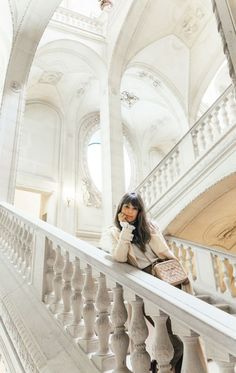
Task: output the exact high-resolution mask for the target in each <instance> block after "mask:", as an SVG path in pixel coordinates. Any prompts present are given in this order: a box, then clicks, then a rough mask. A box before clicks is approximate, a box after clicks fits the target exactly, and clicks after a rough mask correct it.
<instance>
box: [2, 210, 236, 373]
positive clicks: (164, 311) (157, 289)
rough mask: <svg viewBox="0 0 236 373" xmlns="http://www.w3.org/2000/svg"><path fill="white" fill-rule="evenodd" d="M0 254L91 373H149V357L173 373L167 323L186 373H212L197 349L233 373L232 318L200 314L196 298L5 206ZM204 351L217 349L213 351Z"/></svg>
mask: <svg viewBox="0 0 236 373" xmlns="http://www.w3.org/2000/svg"><path fill="white" fill-rule="evenodd" d="M0 248H1V250H0V254H1V255H4V258H8V260H9V262H11V263H12V268H14V269H15V272H16V273H18V275H19V276H22V277H23V278H26V279H27V281H28V283H29V285H28V286H29V287H32V288H33V289H34V292H35V293H36V294H37V296H38V298H39V299H41V300H42V306H43V305H45V308H46V309H47V310H48V312H49V313H51V314H52V315H53V317H54V318H55V322H57V323H60V324H61V328H62V330H63V331H64V333H66V334H68V336H69V337H70V338H71V339H73V340H74V341H75V343H76V344H77V345H78V347H79V348H80V349H81V351H83V353H84V354H85V355H86V356H87V358H88V359H89V360H90V361H91V362H92V363H93V366H94V370H93V371H94V372H96V373H97V372H104V371H107V370H111V369H112V371H113V372H120V373H121V372H127V373H128V372H134V373H148V372H149V367H150V355H152V357H154V358H155V359H156V360H157V362H158V366H159V371H160V373H164V372H166V373H168V372H169V373H171V370H170V368H171V367H170V361H171V359H172V356H173V347H172V344H171V343H170V340H169V337H168V333H167V329H166V320H167V318H168V316H169V317H170V318H171V321H172V328H173V330H174V332H175V333H176V334H178V335H180V336H181V339H182V340H183V343H184V351H185V352H184V357H183V368H182V372H189V371H190V370H191V372H192V373H199V372H203V373H205V372H208V368H207V360H206V355H205V353H204V352H203V344H202V342H200V341H203V342H204V345H205V346H206V353H207V356H208V357H209V358H212V359H214V360H215V361H216V362H217V364H218V365H219V367H220V369H222V370H220V371H221V372H224V371H225V370H224V369H226V367H227V369H228V370H227V372H232V373H233V372H234V368H235V359H236V325H235V318H234V317H233V316H231V315H228V314H226V313H225V312H223V311H221V310H219V309H216V308H215V307H213V306H212V305H208V304H205V303H204V307H203V302H202V301H201V300H199V299H197V298H195V297H194V296H192V295H190V294H187V293H185V292H183V291H181V290H179V289H177V288H175V287H173V286H170V285H168V284H167V283H164V282H163V281H160V280H158V279H156V278H154V277H153V276H150V275H148V274H146V273H144V272H141V271H140V270H138V269H136V268H134V267H132V266H129V265H128V264H125V263H117V262H114V261H113V260H112V259H111V256H110V255H109V254H107V253H105V252H103V251H102V250H100V249H98V248H96V247H94V246H92V245H89V244H88V243H85V242H83V241H81V240H79V239H77V238H75V237H73V236H71V235H69V234H67V233H65V232H63V231H62V230H60V229H58V228H56V227H53V226H50V225H49V224H47V223H45V222H43V221H41V220H37V219H30V218H29V217H27V215H25V214H24V213H22V212H18V211H16V210H15V209H14V207H12V206H11V205H9V204H7V203H0ZM36 263H37V265H36ZM111 289H112V290H111ZM143 304H144V305H145V311H146V314H148V315H150V316H151V317H152V319H153V320H154V322H155V327H154V328H153V333H152V334H154V338H153V346H152V348H153V352H151V351H150V350H149V349H148V348H147V347H146V344H145V343H146V341H147V337H148V334H149V333H148V328H147V326H146V323H145V319H144V315H143ZM127 310H128V313H127ZM130 310H132V312H131V317H130ZM127 318H128V321H127ZM52 320H53V318H52ZM52 322H53V321H52ZM127 328H128V330H127ZM149 329H150V327H149ZM129 340H132V344H131V345H132V347H130V361H131V366H129V369H128V367H127V364H128V365H129V364H130V361H129V359H127V356H128V355H129V353H128V351H129ZM160 341H161V343H160ZM207 346H214V351H212V349H210V350H209V349H208V348H207ZM91 372H92V371H91Z"/></svg>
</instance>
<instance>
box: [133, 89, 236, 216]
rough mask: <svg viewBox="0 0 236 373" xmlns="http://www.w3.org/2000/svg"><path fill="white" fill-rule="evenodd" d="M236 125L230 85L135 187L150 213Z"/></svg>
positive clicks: (235, 103)
mask: <svg viewBox="0 0 236 373" xmlns="http://www.w3.org/2000/svg"><path fill="white" fill-rule="evenodd" d="M235 124H236V101H235V97H234V90H233V87H232V86H230V87H228V88H227V89H226V91H225V92H224V93H223V94H222V95H221V96H220V97H219V98H218V100H217V101H216V102H215V103H214V104H213V105H212V106H211V107H210V108H209V110H208V111H207V112H206V113H205V114H204V115H203V116H202V117H201V118H200V119H199V120H198V121H197V122H196V123H195V124H194V126H193V127H192V128H191V129H190V130H189V131H188V132H187V133H186V134H185V135H184V136H183V137H182V138H181V140H180V141H179V142H178V143H177V144H176V145H175V146H174V148H173V149H172V150H171V151H170V152H169V153H168V154H167V155H166V156H165V157H164V158H163V159H162V160H161V161H160V163H159V164H158V165H157V166H156V167H155V168H154V170H153V171H152V172H151V173H150V174H149V175H148V176H147V177H146V178H145V179H144V180H143V182H142V183H141V184H140V185H139V186H138V187H137V188H136V190H137V191H138V192H139V193H140V194H141V196H142V197H143V199H144V202H145V205H146V207H147V209H148V210H150V209H151V208H152V206H153V205H154V204H155V203H156V202H157V201H158V200H160V198H161V197H162V196H163V195H164V194H165V193H166V192H167V191H168V190H169V189H170V188H171V187H172V186H173V185H175V184H176V183H177V182H178V180H179V179H180V178H181V177H183V176H184V175H185V174H186V173H187V172H188V171H189V170H190V169H191V168H193V167H194V165H195V164H196V163H197V162H198V161H199V160H200V159H201V158H202V157H204V156H205V155H206V154H207V153H208V152H209V151H210V150H211V149H212V148H213V147H214V146H215V145H216V144H217V143H218V142H219V141H220V140H221V139H222V138H223V137H224V136H225V134H226V133H227V132H228V131H229V130H230V129H231V128H232V127H233V126H235Z"/></svg>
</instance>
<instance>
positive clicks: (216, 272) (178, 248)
mask: <svg viewBox="0 0 236 373" xmlns="http://www.w3.org/2000/svg"><path fill="white" fill-rule="evenodd" d="M166 239H167V241H168V244H169V246H170V248H171V249H172V251H173V252H174V253H175V255H176V256H177V257H178V258H179V260H180V261H181V263H182V264H183V266H184V267H185V269H186V271H187V272H188V275H189V278H190V279H191V280H192V283H193V285H194V287H195V288H197V289H199V290H201V291H204V292H205V293H208V294H212V295H213V296H215V297H216V298H217V297H218V298H222V299H223V300H225V301H226V302H229V303H230V304H232V305H233V304H234V308H235V309H234V313H236V255H233V254H230V253H227V252H222V251H220V250H217V249H214V248H210V247H206V246H204V247H202V246H200V245H197V244H195V243H193V242H190V241H185V240H182V239H178V238H176V237H172V236H167V237H166Z"/></svg>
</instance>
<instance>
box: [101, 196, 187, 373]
mask: <svg viewBox="0 0 236 373" xmlns="http://www.w3.org/2000/svg"><path fill="white" fill-rule="evenodd" d="M114 223H115V224H114V226H112V227H110V228H109V229H108V231H106V232H105V233H104V234H103V237H102V240H101V246H102V248H103V249H104V250H108V251H111V254H112V256H113V258H114V259H115V260H117V261H118V262H128V263H129V264H131V265H134V266H136V267H138V268H140V269H141V270H143V271H145V272H147V273H151V270H152V265H153V263H155V262H156V261H157V260H158V259H173V258H175V259H176V257H175V255H174V254H173V253H172V251H171V250H170V249H169V247H168V245H167V243H166V241H165V239H164V237H163V235H162V233H161V232H160V230H159V229H158V227H157V226H155V225H154V224H153V223H151V222H149V221H148V220H147V217H146V213H145V208H144V203H143V201H142V198H141V197H140V195H138V194H137V193H126V194H125V195H124V196H123V198H122V199H121V201H120V203H119V206H118V208H117V211H116V215H115V221H114ZM145 317H146V318H147V319H148V321H149V322H150V323H151V324H152V325H154V323H153V320H152V319H151V318H150V317H149V316H146V315H145ZM166 325H167V330H168V333H169V337H170V340H171V343H172V345H173V347H174V351H175V352H174V357H173V359H172V360H171V365H172V367H174V368H175V373H180V371H181V366H182V356H183V344H182V342H181V340H180V339H179V338H178V337H177V336H176V335H174V334H173V332H172V329H171V322H170V318H168V319H167V324H166ZM153 365H154V364H153Z"/></svg>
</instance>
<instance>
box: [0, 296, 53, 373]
mask: <svg viewBox="0 0 236 373" xmlns="http://www.w3.org/2000/svg"><path fill="white" fill-rule="evenodd" d="M0 310H1V318H2V322H3V324H4V326H5V328H6V330H7V332H8V335H9V337H10V339H11V341H12V343H13V345H14V348H15V350H16V352H17V354H18V357H19V359H20V361H21V363H22V365H23V367H24V370H25V372H26V373H39V372H40V371H41V369H42V367H43V366H45V365H46V363H47V360H46V357H45V356H44V355H43V353H42V352H41V351H40V350H39V347H38V346H37V344H36V342H35V341H34V339H33V336H32V335H31V334H30V332H29V331H28V330H27V328H26V326H25V325H24V323H23V321H22V319H21V318H20V316H19V314H18V312H17V310H16V308H15V307H14V306H13V304H12V303H11V302H10V301H9V300H7V299H5V300H1V301H0Z"/></svg>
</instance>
